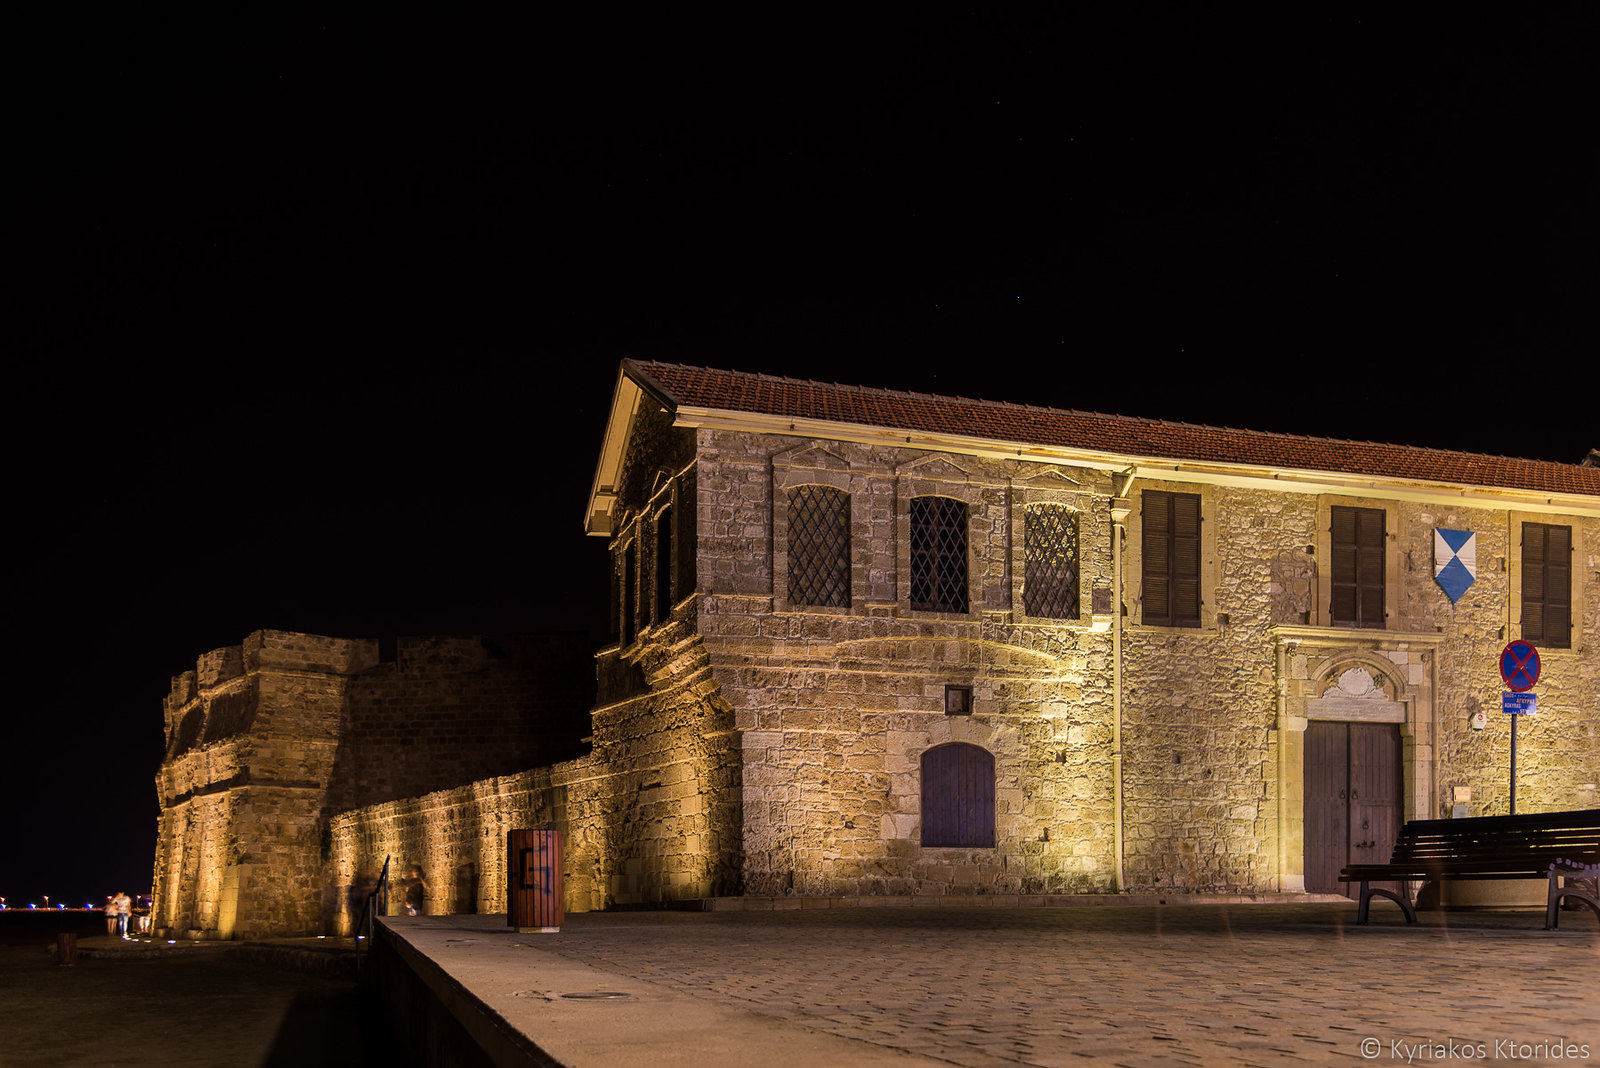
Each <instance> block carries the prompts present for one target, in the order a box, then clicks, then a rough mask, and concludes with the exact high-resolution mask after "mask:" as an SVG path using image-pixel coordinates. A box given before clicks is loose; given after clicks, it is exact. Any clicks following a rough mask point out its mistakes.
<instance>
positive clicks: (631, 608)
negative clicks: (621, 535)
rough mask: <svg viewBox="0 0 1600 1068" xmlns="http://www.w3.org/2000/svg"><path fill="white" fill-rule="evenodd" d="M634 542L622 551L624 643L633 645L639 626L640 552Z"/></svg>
mask: <svg viewBox="0 0 1600 1068" xmlns="http://www.w3.org/2000/svg"><path fill="white" fill-rule="evenodd" d="M634 544H635V543H634V542H631V541H630V542H629V543H628V547H627V548H626V549H625V550H623V553H622V644H623V645H632V644H633V638H634V633H635V629H636V627H637V626H638V619H639V616H638V611H639V610H638V603H639V601H638V583H639V579H638V572H639V565H638V554H637V553H635V552H634Z"/></svg>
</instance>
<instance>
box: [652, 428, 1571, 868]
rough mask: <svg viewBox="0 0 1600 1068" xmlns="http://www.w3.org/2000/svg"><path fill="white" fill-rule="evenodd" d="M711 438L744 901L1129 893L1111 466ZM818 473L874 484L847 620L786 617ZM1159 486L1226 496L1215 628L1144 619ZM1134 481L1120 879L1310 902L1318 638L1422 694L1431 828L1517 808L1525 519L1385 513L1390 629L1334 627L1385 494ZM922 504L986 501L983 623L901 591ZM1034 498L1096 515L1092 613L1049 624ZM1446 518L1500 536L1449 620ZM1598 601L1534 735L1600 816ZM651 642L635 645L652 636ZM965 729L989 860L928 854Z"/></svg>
mask: <svg viewBox="0 0 1600 1068" xmlns="http://www.w3.org/2000/svg"><path fill="white" fill-rule="evenodd" d="M699 435H700V449H699V460H698V469H697V476H698V506H699V524H698V528H699V559H700V567H701V576H702V582H701V586H702V597H701V601H700V606H699V623H700V632H701V634H702V636H703V639H704V643H705V647H706V651H707V655H708V656H709V659H710V662H711V665H712V668H713V674H714V677H715V679H716V682H717V684H718V687H719V689H720V691H721V693H722V695H723V697H724V698H725V700H726V701H727V703H728V705H729V706H730V707H731V709H732V717H733V722H734V725H735V727H736V728H737V729H738V731H739V735H740V739H739V741H740V746H741V751H742V754H743V785H742V791H741V796H742V802H743V813H742V821H743V827H744V833H743V838H744V854H745V856H744V880H745V886H746V889H747V891H748V892H750V893H757V894H783V893H799V894H827V895H846V896H848V895H854V894H910V893H922V894H926V893H960V894H970V893H975V892H976V893H983V892H987V893H1015V892H1056V891H1071V890H1080V891H1091V890H1101V891H1103V890H1108V889H1110V888H1111V887H1112V885H1113V882H1114V875H1115V867H1116V860H1115V855H1114V813H1113V773H1112V768H1113V752H1112V750H1113V744H1112V734H1113V725H1112V718H1113V717H1112V705H1113V700H1114V687H1113V680H1112V669H1111V659H1112V634H1111V627H1110V623H1111V620H1110V618H1109V616H1108V615H1099V616H1096V615H1095V614H1094V612H1093V611H1092V604H1091V602H1092V598H1093V590H1094V589H1095V588H1096V587H1102V588H1103V587H1106V586H1109V585H1110V584H1111V581H1112V578H1113V575H1112V572H1113V565H1112V559H1113V553H1112V531H1113V524H1112V521H1111V516H1110V504H1111V498H1112V496H1113V486H1112V485H1111V482H1110V479H1109V477H1108V476H1106V475H1105V474H1103V473H1100V472H1095V471H1090V470H1074V469H1070V468H1061V467H1053V466H1051V467H1047V466H1044V465H1037V464H1030V463H1027V462H1024V461H1021V460H1011V459H1004V458H992V457H991V458H977V457H971V456H949V455H938V454H930V453H926V452H922V451H919V450H916V449H913V448H904V449H900V448H887V447H883V446H870V445H862V444H854V443H848V442H835V441H829V442H819V441H806V440H801V439H796V438H787V437H783V436H779V435H766V434H751V433H737V432H730V431H712V430H702V431H700V432H699ZM808 482H809V483H817V484H823V485H828V486H832V487H834V488H836V489H842V490H845V491H846V492H849V493H850V494H851V517H852V526H851V542H852V545H851V549H852V557H853V573H852V592H853V599H852V603H851V605H850V607H849V608H846V609H803V610H798V609H791V608H790V606H788V605H787V603H786V601H787V586H786V582H785V576H786V573H787V561H786V539H785V515H786V508H785V501H786V492H787V490H788V488H789V487H791V486H794V485H799V484H804V483H808ZM1146 489H1164V490H1171V491H1177V492H1187V493H1195V494H1198V495H1200V496H1201V498H1202V517H1203V521H1204V525H1203V539H1202V590H1203V605H1202V619H1201V625H1200V626H1198V627H1184V628H1176V627H1162V626H1150V625H1145V624H1144V623H1143V622H1142V620H1141V603H1140V590H1139V583H1138V578H1137V576H1138V575H1139V560H1138V545H1139V539H1140V530H1141V528H1140V518H1139V508H1138V506H1139V499H1140V494H1141V493H1142V492H1143V491H1144V490H1146ZM1128 492H1129V497H1130V499H1131V506H1132V514H1131V516H1130V519H1129V522H1128V533H1127V539H1126V541H1125V543H1124V548H1125V551H1126V557H1125V560H1124V565H1123V574H1124V581H1125V590H1124V596H1123V604H1124V606H1125V610H1126V613H1127V614H1126V616H1125V617H1124V618H1125V621H1126V624H1127V625H1126V627H1125V628H1124V635H1123V639H1122V656H1123V678H1124V684H1123V690H1122V738H1123V758H1124V763H1123V790H1124V803H1123V811H1124V814H1125V824H1124V828H1123V834H1124V858H1123V864H1124V873H1125V883H1124V885H1125V887H1126V888H1128V889H1135V890H1143V889H1149V890H1160V891H1185V890H1187V891H1207V892H1240V891H1243V892H1262V891H1272V890H1278V889H1295V888H1297V885H1298V882H1299V879H1300V875H1299V872H1300V865H1301V863H1302V858H1301V856H1300V855H1299V854H1298V853H1297V852H1296V850H1297V849H1298V848H1299V840H1298V838H1296V837H1295V835H1297V834H1298V832H1299V828H1300V826H1301V825H1300V822H1299V821H1300V819H1301V814H1300V810H1299V808H1298V807H1297V806H1299V805H1301V804H1303V799H1302V798H1301V796H1300V792H1301V787H1300V776H1301V774H1302V769H1301V767H1300V764H1299V761H1300V760H1301V755H1300V753H1301V751H1300V749H1299V748H1298V739H1297V737H1296V736H1295V732H1296V731H1303V730H1304V718H1303V716H1299V717H1296V716H1294V715H1291V714H1290V713H1289V711H1286V706H1285V699H1284V694H1285V693H1287V692H1288V690H1287V689H1286V688H1287V687H1290V686H1291V685H1292V684H1294V685H1304V686H1321V687H1324V688H1326V687H1327V686H1328V685H1330V681H1329V680H1328V679H1327V678H1318V679H1308V680H1306V682H1305V683H1304V684H1295V683H1294V680H1293V679H1291V678H1290V677H1288V675H1287V674H1285V673H1284V672H1282V671H1281V669H1280V658H1279V654H1280V649H1281V648H1283V647H1285V646H1287V645H1292V644H1294V643H1295V642H1299V641H1312V640H1314V642H1315V643H1317V644H1318V648H1319V649H1321V650H1322V652H1320V653H1319V654H1318V657H1319V659H1316V660H1315V661H1314V663H1315V664H1317V665H1322V666H1324V667H1326V666H1329V665H1331V664H1333V663H1334V661H1335V659H1337V657H1344V658H1347V659H1348V658H1356V659H1358V660H1360V659H1363V658H1365V661H1366V662H1370V663H1372V664H1374V665H1378V664H1381V665H1387V667H1388V668H1389V669H1391V670H1392V672H1393V674H1394V678H1395V680H1397V681H1395V682H1392V683H1391V684H1390V686H1391V689H1395V688H1398V689H1400V690H1402V691H1403V692H1401V693H1398V694H1396V695H1392V696H1394V699H1395V700H1397V701H1404V702H1409V704H1407V705H1406V707H1407V708H1408V709H1409V710H1410V712H1409V719H1407V720H1406V722H1405V725H1404V726H1403V732H1404V735H1405V743H1406V750H1405V757H1404V759H1405V761H1406V765H1407V766H1406V776H1407V781H1408V783H1409V784H1410V786H1411V788H1412V792H1411V793H1410V794H1409V795H1408V796H1407V798H1406V806H1407V810H1406V813H1405V815H1406V817H1407V818H1416V817H1423V816H1438V815H1448V814H1449V813H1450V807H1449V804H1450V799H1451V798H1453V797H1454V796H1457V791H1455V789H1454V788H1455V787H1457V786H1463V785H1464V786H1467V787H1468V788H1469V789H1470V790H1471V791H1472V794H1473V798H1474V802H1473V811H1474V812H1475V813H1490V812H1504V811H1506V809H1507V798H1506V790H1505V786H1504V780H1505V778H1506V775H1507V767H1506V765H1507V762H1508V754H1507V752H1506V749H1507V745H1508V743H1507V737H1508V731H1507V729H1506V728H1507V725H1506V721H1505V718H1504V717H1501V716H1499V714H1498V692H1499V690H1500V684H1499V679H1498V676H1497V674H1496V669H1495V664H1496V657H1497V654H1498V651H1499V649H1500V648H1501V646H1502V645H1503V644H1504V642H1505V640H1506V639H1507V638H1508V637H1511V636H1515V634H1516V631H1517V625H1516V620H1515V615H1516V613H1515V611H1514V609H1513V605H1514V604H1515V603H1516V602H1515V598H1514V596H1513V593H1512V591H1511V589H1510V588H1509V585H1508V572H1509V571H1511V570H1514V565H1515V557H1516V548H1515V547H1514V546H1512V545H1511V544H1509V542H1508V540H1507V539H1508V538H1509V537H1510V534H1509V533H1508V532H1509V531H1511V530H1512V527H1513V524H1512V523H1511V521H1510V520H1509V518H1508V513H1507V512H1506V511H1496V510H1494V509H1489V508H1481V509H1441V508H1438V507H1436V506H1430V505H1425V504H1422V503H1419V502H1414V501H1405V500H1381V501H1378V502H1377V504H1376V506H1381V507H1384V508H1385V509H1386V510H1387V512H1388V524H1387V526H1388V534H1389V541H1390V546H1391V548H1390V552H1389V553H1388V556H1389V571H1390V575H1389V583H1388V589H1387V592H1386V607H1387V610H1388V618H1387V620H1386V626H1385V627H1384V628H1382V629H1381V630H1375V631H1374V630H1354V629H1341V628H1330V627H1329V620H1328V619H1327V618H1326V613H1327V595H1326V592H1325V588H1324V586H1325V579H1326V575H1325V573H1324V572H1321V571H1319V563H1320V562H1321V561H1323V560H1326V559H1327V557H1328V555H1329V550H1328V547H1327V545H1326V542H1325V537H1324V536H1323V535H1319V533H1318V531H1319V530H1322V531H1325V530H1326V526H1327V523H1326V518H1325V517H1326V512H1327V509H1328V507H1329V506H1330V505H1331V504H1337V503H1346V504H1356V505H1358V506H1364V507H1365V506H1374V502H1373V501H1371V500H1369V499H1367V498H1363V497H1359V496H1354V495H1352V496H1350V497H1342V496H1331V495H1326V494H1323V495H1318V494H1314V493H1293V492H1286V491H1277V490H1266V489H1252V488H1242V487H1237V486H1230V485H1226V484H1218V485H1212V484H1208V483H1205V482H1183V481H1177V482H1164V481H1154V480H1150V479H1140V480H1137V481H1135V482H1134V484H1133V485H1132V488H1131V489H1130V490H1129V491H1128ZM927 493H933V494H938V495H941V496H949V497H955V498H957V499H960V500H963V501H965V502H966V503H967V505H968V509H969V516H970V537H971V544H970V546H969V553H968V558H969V565H970V571H969V575H970V587H971V588H970V594H971V596H970V599H969V603H970V605H971V611H970V612H969V613H966V614H952V613H928V612H917V611H913V610H911V609H910V607H909V604H908V602H907V593H906V582H905V575H906V574H907V569H908V562H907V561H908V549H907V538H906V529H907V527H906V517H907V502H908V501H909V499H910V498H911V497H913V496H916V495H920V494H927ZM1035 501H1051V502H1061V503H1065V504H1068V505H1070V506H1071V507H1072V508H1074V509H1075V510H1076V511H1077V512H1078V514H1079V518H1080V523H1081V533H1080V539H1079V552H1080V560H1081V572H1082V576H1083V578H1082V587H1083V588H1082V591H1081V592H1082V599H1083V605H1082V610H1081V612H1080V616H1079V618H1078V619H1077V620H1071V621H1045V620H1036V619H1031V618H1029V617H1027V616H1025V614H1024V613H1023V611H1022V608H1021V605H1022V601H1021V597H1020V591H1021V583H1022V575H1021V570H1022V569H1021V564H1020V552H1019V549H1018V545H1019V543H1020V540H1021V538H1020V529H1021V521H1020V513H1021V511H1022V509H1023V508H1024V507H1025V506H1026V505H1027V504H1029V503H1032V502H1035ZM1547 518H1548V517H1547ZM1550 521H1559V522H1562V523H1565V524H1570V525H1571V526H1572V527H1573V529H1574V532H1575V536H1576V539H1577V542H1578V545H1579V551H1578V553H1577V554H1576V559H1575V563H1576V564H1577V566H1576V567H1575V569H1574V582H1575V584H1577V585H1580V586H1581V585H1582V584H1584V583H1585V582H1586V581H1588V582H1592V580H1593V576H1594V575H1595V566H1594V562H1595V560H1596V557H1597V553H1596V548H1597V546H1596V539H1597V538H1600V524H1597V523H1596V522H1595V521H1594V520H1592V519H1586V518H1583V517H1573V516H1565V517H1555V518H1554V519H1551V520H1550ZM1435 526H1448V527H1455V528H1458V529H1470V530H1474V531H1477V532H1479V550H1478V551H1479V561H1480V565H1479V584H1478V585H1477V586H1476V587H1474V588H1473V589H1471V590H1470V591H1469V592H1468V594H1467V595H1466V596H1465V597H1464V598H1463V599H1462V600H1461V602H1460V603H1458V604H1456V605H1455V606H1453V607H1452V606H1451V604H1450V602H1449V600H1448V598H1447V597H1446V596H1445V595H1444V594H1443V592H1442V591H1440V590H1439V588H1438V587H1437V584H1436V583H1435V582H1434V579H1433V571H1432V552H1433V532H1434V528H1435ZM1319 538H1322V540H1319ZM1508 561H1510V563H1508ZM1584 561H1587V562H1588V567H1587V569H1585V568H1584V566H1583V562H1584ZM1319 580H1321V581H1322V582H1323V583H1324V586H1319ZM1595 599H1596V598H1595V597H1593V596H1590V597H1588V599H1587V601H1586V602H1585V603H1584V605H1583V606H1582V609H1581V610H1582V616H1583V618H1582V623H1581V629H1580V631H1579V632H1578V635H1579V637H1578V638H1577V640H1576V641H1575V643H1574V644H1575V646H1577V647H1578V648H1575V649H1574V650H1572V651H1555V652H1552V653H1551V654H1549V655H1548V656H1547V657H1546V679H1547V680H1548V681H1547V682H1546V683H1541V686H1540V690H1541V697H1540V701H1541V711H1542V712H1544V714H1543V715H1542V716H1541V717H1540V718H1539V719H1538V720H1530V721H1525V722H1523V723H1522V724H1521V725H1520V727H1521V731H1522V734H1521V737H1520V738H1519V754H1518V761H1519V783H1520V785H1519V810H1522V811H1533V810H1540V809H1557V808H1566V807H1574V806H1581V805H1593V804H1595V803H1596V801H1595V793H1594V785H1593V783H1594V781H1595V780H1596V779H1597V778H1600V751H1597V749H1596V742H1595V735H1596V726H1595V723H1594V719H1593V717H1592V715H1586V714H1584V712H1583V711H1582V710H1583V709H1585V708H1589V709H1592V708H1593V707H1595V701H1596V698H1597V697H1600V694H1597V692H1596V687H1597V675H1596V673H1595V672H1594V671H1593V670H1592V668H1589V669H1585V667H1584V666H1583V659H1582V658H1583V653H1582V652H1581V648H1582V647H1584V646H1585V645H1586V644H1587V643H1588V642H1590V641H1592V637H1591V636H1592V635H1594V634H1595V633H1597V629H1596V625H1597V620H1596V618H1595V607H1594V605H1593V604H1592V602H1593V601H1594V600H1595ZM1108 604H1109V602H1108ZM1297 628H1298V630H1297ZM649 640H650V635H649V634H648V633H641V635H640V643H641V645H647V644H648V642H649ZM1436 649H1438V650H1439V651H1438V653H1437V654H1436V652H1435V650H1436ZM1328 650H1334V651H1336V652H1337V657H1336V656H1335V655H1334V653H1332V652H1328ZM630 655H635V656H643V655H645V654H630ZM1436 655H1437V656H1438V662H1437V663H1436V662H1435V656H1436ZM1374 670H1375V671H1378V674H1379V675H1382V674H1383V672H1382V671H1381V670H1378V669H1377V668H1376V667H1375V668H1374ZM947 684H959V685H970V686H972V687H973V698H974V702H973V704H974V711H973V714H972V715H971V716H970V717H950V716H946V715H945V714H944V709H943V701H942V696H943V691H944V688H945V686H946V685H947ZM1319 707H1320V706H1319ZM1478 707H1492V708H1493V710H1494V711H1495V716H1494V717H1492V718H1491V729H1489V730H1485V731H1482V732H1473V731H1471V730H1470V728H1469V727H1468V725H1467V721H1468V716H1469V714H1470V712H1471V711H1472V710H1473V709H1475V708H1478ZM947 741H967V742H971V743H973V744H977V745H981V746H982V747H984V748H985V749H987V750H988V751H989V752H990V753H992V754H993V756H994V758H995V765H996V780H997V782H996V787H997V795H996V834H997V843H996V846H995V847H994V848H993V849H969V850H947V849H930V848H924V847H922V846H921V845H920V842H919V829H920V811H919V810H920V793H919V785H918V784H919V768H920V764H919V759H920V755H921V753H922V752H923V751H925V750H927V749H928V748H930V747H931V746H934V745H938V744H941V743H943V742H947ZM1291 846H1293V848H1290V847H1291Z"/></svg>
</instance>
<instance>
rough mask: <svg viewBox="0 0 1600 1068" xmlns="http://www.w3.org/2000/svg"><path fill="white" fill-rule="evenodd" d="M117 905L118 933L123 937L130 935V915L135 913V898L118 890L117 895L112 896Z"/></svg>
mask: <svg viewBox="0 0 1600 1068" xmlns="http://www.w3.org/2000/svg"><path fill="white" fill-rule="evenodd" d="M112 901H114V902H115V903H116V906H117V934H119V935H121V936H122V937H123V938H127V937H128V917H129V916H132V915H133V898H131V897H129V896H128V895H127V894H124V893H123V892H122V891H121V890H118V891H117V896H116V897H114V898H112Z"/></svg>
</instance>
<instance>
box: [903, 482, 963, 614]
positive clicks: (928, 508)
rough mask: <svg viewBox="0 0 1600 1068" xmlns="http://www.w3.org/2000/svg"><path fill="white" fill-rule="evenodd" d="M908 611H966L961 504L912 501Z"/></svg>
mask: <svg viewBox="0 0 1600 1068" xmlns="http://www.w3.org/2000/svg"><path fill="white" fill-rule="evenodd" d="M911 607H912V608H915V609H920V610H921V611H925V612H965V611H966V610H967V506H966V505H965V504H963V503H962V502H961V501H958V500H954V499H952V498H950V497H913V498H911Z"/></svg>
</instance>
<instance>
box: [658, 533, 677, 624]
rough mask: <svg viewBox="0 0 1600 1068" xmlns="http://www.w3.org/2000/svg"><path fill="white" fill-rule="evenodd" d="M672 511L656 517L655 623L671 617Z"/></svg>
mask: <svg viewBox="0 0 1600 1068" xmlns="http://www.w3.org/2000/svg"><path fill="white" fill-rule="evenodd" d="M672 563H673V560H672V509H671V508H666V509H663V510H662V512H661V514H660V515H658V516H656V612H655V621H656V622H657V623H659V622H661V621H662V620H664V619H666V618H667V617H668V616H670V615H672Z"/></svg>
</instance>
